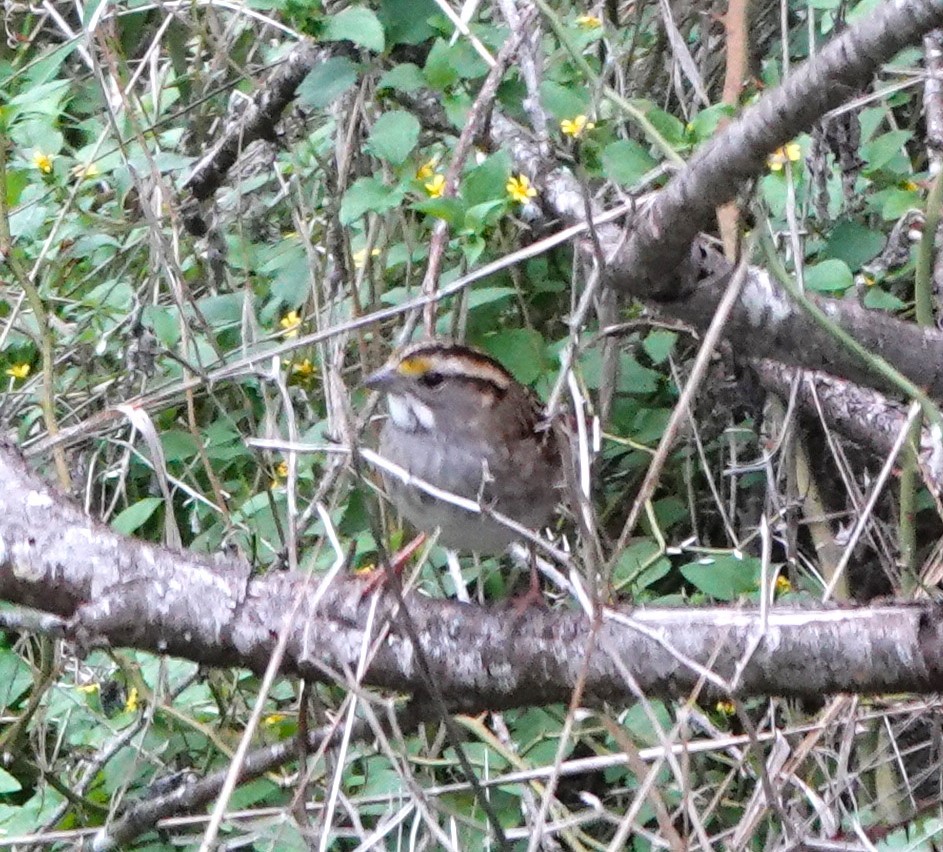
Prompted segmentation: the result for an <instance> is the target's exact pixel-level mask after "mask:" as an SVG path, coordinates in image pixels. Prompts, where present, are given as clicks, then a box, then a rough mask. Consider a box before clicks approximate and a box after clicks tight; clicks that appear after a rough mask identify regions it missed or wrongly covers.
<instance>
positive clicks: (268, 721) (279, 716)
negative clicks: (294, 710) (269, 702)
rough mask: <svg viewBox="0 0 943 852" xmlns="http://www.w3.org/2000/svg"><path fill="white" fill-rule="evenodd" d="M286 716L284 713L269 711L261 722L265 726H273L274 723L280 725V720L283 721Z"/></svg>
mask: <svg viewBox="0 0 943 852" xmlns="http://www.w3.org/2000/svg"><path fill="white" fill-rule="evenodd" d="M287 718H288V716H286V715H285V714H284V713H269V715H268V716H266V717H265V718H264V719H263V720H262V724H263V725H265V726H266V727H267V728H274V727H275V726H276V725H280V724H281V723H282V722H284V721H285V720H286V719H287Z"/></svg>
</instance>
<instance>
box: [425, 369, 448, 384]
mask: <svg viewBox="0 0 943 852" xmlns="http://www.w3.org/2000/svg"><path fill="white" fill-rule="evenodd" d="M443 378H445V377H444V376H443V375H442V374H441V373H440V372H438V371H437V370H426V372H425V373H423V374H422V375H421V376H420V377H419V384H421V385H422V386H423V387H426V388H437V387H438V386H439V385H441V384H442V379H443Z"/></svg>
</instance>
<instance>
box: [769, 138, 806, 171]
mask: <svg viewBox="0 0 943 852" xmlns="http://www.w3.org/2000/svg"><path fill="white" fill-rule="evenodd" d="M801 156H802V149H801V148H800V147H799V143H798V142H790V143H789V144H788V145H783V147H782V148H777V149H776V150H775V151H773V153H772V154H770V157H769V159H768V160H767V161H766V163H767V165H768V166H769V170H770V171H771V172H781V171H782V170H783V166H785V165H786V163H795V162H797V161H798V160H799V158H800V157H801Z"/></svg>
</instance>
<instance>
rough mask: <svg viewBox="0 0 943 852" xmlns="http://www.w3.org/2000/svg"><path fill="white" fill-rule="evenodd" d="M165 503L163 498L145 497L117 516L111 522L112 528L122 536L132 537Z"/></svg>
mask: <svg viewBox="0 0 943 852" xmlns="http://www.w3.org/2000/svg"><path fill="white" fill-rule="evenodd" d="M163 502H164V498H163V497H144V498H143V499H141V500H138V501H137V503H133V504H132V505H130V506H128V508H127V509H125V510H124V511H123V512H121V513H120V514H119V515H117V516H116V517H115V518H114V519H113V520H112V522H111V528H112V529H113V530H114V531H115V532H118V533H121V534H122V535H131V533H133V532H134V531H135V530H138V529H140V528H141V527H142V526H144V524H146V523H147V521H148V520H149V519H150V517H151V515H153V514H154V512H156V511H157V508H158V506H160V505H162V504H163Z"/></svg>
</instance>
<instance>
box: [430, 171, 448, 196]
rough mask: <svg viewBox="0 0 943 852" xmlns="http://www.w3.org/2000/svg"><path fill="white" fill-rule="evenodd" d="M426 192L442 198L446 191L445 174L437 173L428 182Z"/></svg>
mask: <svg viewBox="0 0 943 852" xmlns="http://www.w3.org/2000/svg"><path fill="white" fill-rule="evenodd" d="M426 192H428V193H429V197H430V198H441V197H442V193H444V192H445V175H435V176H434V177H433V178H432V180H430V181H429V182H428V183H427V184H426Z"/></svg>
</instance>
